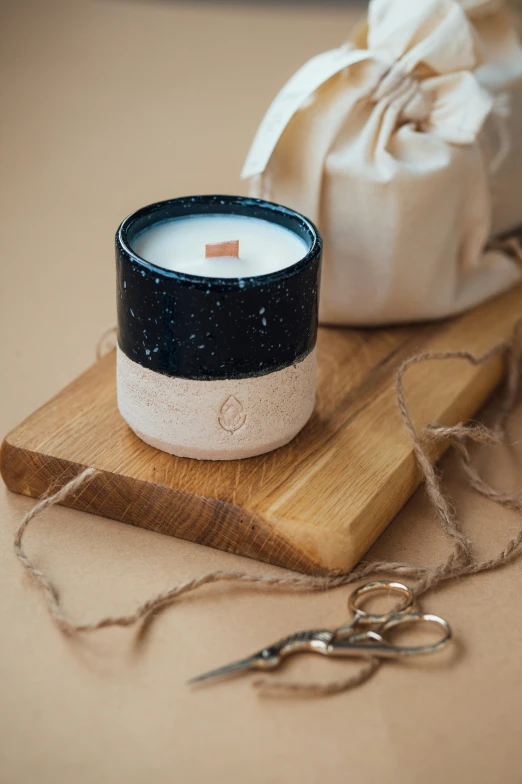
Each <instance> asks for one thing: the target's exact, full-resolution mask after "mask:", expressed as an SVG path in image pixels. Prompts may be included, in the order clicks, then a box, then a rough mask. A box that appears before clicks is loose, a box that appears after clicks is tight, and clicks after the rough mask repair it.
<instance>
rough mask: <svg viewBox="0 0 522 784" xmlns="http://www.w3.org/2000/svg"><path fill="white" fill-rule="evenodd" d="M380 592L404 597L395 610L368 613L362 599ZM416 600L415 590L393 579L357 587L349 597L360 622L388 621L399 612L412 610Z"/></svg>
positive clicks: (351, 607) (350, 604) (349, 602)
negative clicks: (362, 605)
mask: <svg viewBox="0 0 522 784" xmlns="http://www.w3.org/2000/svg"><path fill="white" fill-rule="evenodd" d="M378 593H395V594H397V595H399V596H401V597H402V602H401V604H400V606H399V607H395V608H394V609H393V610H391V611H389V612H386V613H382V614H380V615H377V614H374V613H368V612H366V611H365V610H363V609H362V608H361V607H360V606H359V603H360V602H361V600H362V601H364V599H365V598H367V597H368V596H369V595H370V594H378ZM414 602H415V597H414V595H413V592H412V591H411V590H410V589H409V588H408V586H407V585H403V584H402V583H397V582H393V581H391V580H378V581H375V582H371V583H366V585H361V586H360V587H359V588H357V590H355V591H354V592H353V593H352V594H351V595H350V597H349V599H348V609H349V610H350V611H351V612H352V613H353V615H354V616H355V619H356V621H358V622H359V623H368V624H370V623H387V622H388V621H390V620H391V619H392V618H393V617H394V616H396V615H398V614H403V613H409V612H411V610H412V609H413V605H414Z"/></svg>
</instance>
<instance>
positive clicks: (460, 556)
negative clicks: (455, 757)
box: [14, 319, 522, 697]
mask: <svg viewBox="0 0 522 784" xmlns="http://www.w3.org/2000/svg"><path fill="white" fill-rule="evenodd" d="M521 333H522V319H519V320H518V321H517V322H516V324H515V326H514V328H513V333H512V336H511V339H510V340H509V341H506V340H502V341H500V342H499V343H498V344H496V345H495V346H494V347H493V348H492V349H490V350H489V351H487V352H486V353H485V354H483V355H482V356H478V357H477V356H475V355H473V354H471V353H470V352H468V351H445V352H437V353H423V354H419V355H417V356H414V357H411V358H410V359H407V360H406V361H404V362H403V363H402V364H401V366H400V367H399V369H398V371H397V373H396V379H395V383H396V394H397V404H398V407H399V411H400V413H401V416H402V419H403V422H404V424H405V426H406V428H407V430H408V433H409V435H410V438H411V441H412V444H413V450H414V454H415V458H416V461H417V464H418V466H419V468H420V471H421V473H422V475H423V479H424V485H425V488H426V492H427V495H428V498H429V500H430V501H431V503H432V504H433V506H434V508H435V510H436V513H437V517H438V519H439V523H440V526H441V529H442V531H443V533H444V535H445V538H446V539H447V541H448V543H449V544H450V551H449V553H448V555H447V557H446V559H445V560H444V561H443V562H442V563H441V564H439V565H438V566H436V567H434V568H430V567H427V566H423V565H420V564H419V565H415V564H407V563H400V562H393V561H377V562H373V563H362V564H360V565H359V566H358V567H356V568H355V569H353V570H351V571H350V572H347V573H337V574H332V575H329V576H327V577H309V576H306V575H281V576H272V575H254V574H249V573H247V572H241V571H219V570H218V571H212V572H207V573H205V574H202V575H199V576H197V577H194V578H192V579H190V580H187V581H186V582H183V583H179V584H177V585H174V586H172V587H170V588H168V589H166V590H164V591H162V592H160V593H158V594H156V595H155V596H152V597H151V598H150V599H148V600H147V601H145V602H143V603H142V604H140V605H138V606H137V607H136V609H135V610H134V611H132V612H130V613H128V614H126V615H106V616H103V617H101V618H98V619H95V620H92V621H86V622H81V623H76V622H73V621H72V620H70V619H69V618H68V617H67V616H66V614H65V612H64V609H63V606H62V602H61V599H60V595H59V592H58V589H57V588H56V586H55V585H54V584H53V582H52V581H51V579H50V578H49V577H48V576H47V575H46V574H45V573H44V572H43V571H42V570H41V569H40V568H39V567H38V566H37V565H36V564H34V563H33V561H32V560H31V559H30V558H29V556H28V555H27V553H26V551H25V549H24V547H23V538H24V535H25V533H26V532H27V528H28V526H29V524H30V523H31V522H32V521H33V520H34V519H35V518H36V517H37V516H39V515H41V514H42V513H43V512H44V511H45V510H46V509H48V508H50V507H51V506H54V505H55V504H59V503H62V502H63V501H65V500H66V499H67V498H69V497H70V496H71V495H73V494H74V493H77V492H79V491H83V490H84V489H85V488H86V486H87V485H88V484H89V483H90V482H92V481H96V477H97V476H98V475H100V474H101V472H100V471H98V470H96V469H95V468H93V467H88V468H86V469H85V470H83V471H82V472H81V473H80V474H78V475H77V476H76V477H75V478H74V479H72V480H71V481H69V482H68V483H67V484H65V485H64V486H63V487H62V488H60V489H59V490H58V491H57V492H55V493H54V494H52V495H48V496H46V497H43V498H42V499H40V500H39V501H38V502H37V503H36V504H35V505H34V506H33V508H32V509H31V510H30V511H29V512H28V513H27V514H26V515H24V517H23V519H22V521H21V523H20V525H19V527H18V529H17V531H16V534H15V539H14V550H15V553H16V555H17V557H18V559H19V560H20V562H21V564H22V566H23V568H24V569H25V571H26V572H27V573H28V574H29V576H30V577H31V578H32V579H33V580H34V581H35V582H36V583H37V584H38V585H39V586H40V588H41V589H42V591H43V594H44V597H45V600H46V603H47V607H48V609H49V612H50V614H51V617H52V618H53V620H54V621H55V623H56V624H57V625H58V627H59V628H60V629H61V630H62V631H63V632H64V633H66V634H68V635H73V634H77V633H80V632H91V631H96V630H98V629H104V628H108V627H114V626H118V627H130V626H133V625H135V624H137V623H138V622H140V621H144V620H145V619H147V618H148V617H149V616H150V615H152V614H153V613H157V612H159V611H160V610H163V609H164V608H166V607H169V606H170V605H172V604H173V603H174V602H176V601H177V600H178V599H180V598H181V597H182V596H184V595H185V594H188V593H191V592H193V591H196V590H198V589H199V588H201V587H203V586H205V585H211V584H213V583H218V582H235V583H242V584H243V585H252V586H256V585H257V586H261V587H262V588H264V589H267V590H280V591H290V592H304V591H306V592H315V591H326V590H331V589H334V588H339V587H341V586H344V585H348V584H350V583H354V582H357V581H360V580H362V579H365V578H368V577H372V578H373V577H376V576H378V575H387V576H394V577H398V578H399V577H400V578H410V579H411V580H413V581H414V585H413V590H414V593H415V595H416V596H420V595H421V594H423V593H425V592H426V591H428V590H432V589H433V588H435V587H436V586H437V585H439V584H440V583H441V582H443V581H446V580H451V579H456V578H461V577H465V576H470V575H473V574H478V573H479V572H486V571H491V570H493V569H497V568H500V567H502V566H504V565H505V564H507V563H508V562H509V561H510V560H512V559H513V558H514V557H515V556H516V555H517V554H518V553H519V551H520V549H521V546H522V528H521V529H520V530H519V531H518V532H517V533H516V534H515V536H513V537H512V538H511V539H510V540H509V542H508V543H507V544H506V545H505V546H504V547H503V548H502V550H501V551H500V552H499V553H498V554H497V555H495V556H494V557H492V558H489V559H486V560H482V561H478V560H477V559H476V557H475V554H474V550H473V543H472V541H471V540H470V539H469V538H468V537H467V536H465V535H464V534H463V533H462V531H461V529H460V526H459V522H458V520H457V517H456V514H455V511H454V509H453V507H452V505H451V503H450V501H449V499H448V498H447V497H446V495H445V493H444V491H443V489H442V485H441V481H440V478H439V476H438V473H437V471H436V469H435V467H434V465H433V463H432V462H431V460H430V458H429V456H428V454H427V452H426V449H425V447H424V446H423V442H426V443H429V442H430V441H433V440H435V441H440V440H446V441H448V442H449V444H450V446H452V447H453V449H454V450H455V451H456V453H457V456H458V458H459V462H460V464H461V466H462V469H463V471H464V475H465V476H466V478H467V480H468V482H469V485H470V486H471V487H472V488H473V489H474V490H475V491H477V492H478V493H479V494H480V495H482V496H483V497H484V498H487V499H489V500H491V501H493V502H494V503H497V504H499V505H500V506H503V507H505V508H508V509H512V510H515V511H518V512H522V497H521V496H519V495H517V494H514V493H503V492H500V491H498V490H496V489H495V488H493V487H492V486H491V485H490V484H489V483H488V482H486V480H485V479H484V478H483V477H482V476H481V475H480V474H479V472H478V470H477V469H476V467H475V466H474V465H473V463H472V460H471V457H470V453H469V450H468V443H469V442H472V443H475V444H479V445H489V444H498V443H501V442H502V441H503V440H504V439H505V429H506V424H507V421H508V417H509V415H510V413H511V412H512V411H513V409H514V407H515V405H516V402H517V397H518V393H519V389H520V361H521V356H522V341H521V339H520V337H521ZM502 355H503V356H504V357H505V360H506V373H505V377H506V389H505V395H504V399H503V402H502V405H501V408H500V412H499V415H498V417H497V419H496V421H495V423H494V426H493V427H492V428H487V427H485V426H484V425H482V424H478V423H470V424H463V423H460V424H457V425H455V426H453V427H445V426H441V425H437V424H432V425H428V426H427V427H426V428H424V429H423V431H422V433H421V435H420V436H419V434H418V433H417V431H416V429H415V427H414V425H413V421H412V419H411V416H410V414H409V412H408V408H407V405H406V402H405V394H404V383H403V382H404V375H405V373H406V372H407V371H408V369H409V368H411V367H412V366H414V365H417V364H420V363H423V362H428V361H443V360H448V359H457V360H459V359H460V360H463V361H465V362H468V363H470V364H472V365H474V366H479V365H483V364H484V363H486V362H488V361H489V360H491V359H492V358H493V357H495V356H502ZM379 666H380V662H379V660H377V659H376V658H375V657H367V658H364V659H363V660H362V664H361V667H360V669H359V671H358V672H357V673H355V674H354V675H351V676H350V677H348V678H343V679H341V680H336V681H332V682H330V683H298V682H297V683H296V682H286V681H284V680H276V679H272V678H271V679H269V680H266V679H263V680H256V681H254V686H255V687H256V688H257V689H258V690H259V692H260V693H261V694H262V695H265V696H301V697H309V696H327V695H331V694H337V693H339V692H342V691H346V690H348V689H352V688H355V687H356V686H359V685H361V684H362V683H364V682H365V681H367V680H368V679H369V678H371V677H372V676H373V675H374V674H375V673H376V672H377V670H378V668H379Z"/></svg>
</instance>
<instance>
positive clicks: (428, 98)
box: [371, 63, 434, 123]
mask: <svg viewBox="0 0 522 784" xmlns="http://www.w3.org/2000/svg"><path fill="white" fill-rule="evenodd" d="M371 98H372V100H373V101H374V102H375V103H380V102H381V101H385V102H386V105H387V106H394V107H395V108H396V109H397V111H398V113H399V115H400V116H401V118H402V119H403V120H406V121H410V122H414V123H422V122H425V121H426V120H428V118H429V117H430V114H431V110H432V107H433V100H434V99H433V94H432V93H431V92H429V91H428V90H426V89H425V88H424V86H423V83H422V82H421V81H419V80H418V79H416V78H415V77H413V76H409V75H408V74H406V73H405V72H404V70H403V69H402V67H401V64H400V63H394V64H393V65H391V66H390V67H389V68H387V69H386V70H385V72H384V73H383V74H382V75H381V76H380V77H379V79H378V81H377V84H376V85H375V87H374V88H373V90H372V93H371Z"/></svg>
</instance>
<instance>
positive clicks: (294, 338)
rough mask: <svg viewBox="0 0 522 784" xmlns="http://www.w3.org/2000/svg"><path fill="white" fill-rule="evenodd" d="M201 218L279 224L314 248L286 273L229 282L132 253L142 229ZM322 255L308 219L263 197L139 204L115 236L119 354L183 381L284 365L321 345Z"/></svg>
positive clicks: (266, 370) (258, 372)
mask: <svg viewBox="0 0 522 784" xmlns="http://www.w3.org/2000/svg"><path fill="white" fill-rule="evenodd" d="M202 213H214V214H215V213H228V214H236V215H247V216H251V217H254V218H263V219H265V220H269V221H273V222H274V223H278V224H280V225H281V226H284V227H286V228H288V229H291V230H292V231H294V232H296V234H298V235H299V236H300V237H302V238H303V239H304V240H305V242H306V243H307V244H308V246H309V251H308V253H307V254H306V256H305V257H304V258H303V259H301V260H300V261H298V262H297V263H296V264H294V265H292V266H291V267H288V268H287V269H284V270H280V271H278V272H274V273H270V274H268V275H259V276H257V277H252V278H231V279H220V278H206V277H201V276H197V275H186V274H184V273H180V272H173V271H171V270H165V269H162V268H161V267H156V266H155V265H154V264H151V263H150V262H148V261H146V260H144V259H142V258H140V257H139V256H137V255H136V254H135V253H134V252H133V250H132V245H133V240H134V239H135V238H136V236H137V235H138V234H139V233H140V232H141V231H143V230H144V229H146V228H148V227H150V226H152V225H153V224H155V223H159V222H161V221H165V220H171V219H173V218H177V217H183V216H187V215H195V214H202ZM321 256H322V240H321V236H320V234H319V232H318V230H317V229H316V228H315V226H314V225H313V224H312V223H311V222H310V221H309V220H308V219H307V218H304V217H303V216H302V215H299V213H296V212H294V211H293V210H290V209H287V208H286V207H282V206H280V205H278V204H272V203H270V202H266V201H261V200H260V199H248V198H242V197H239V196H193V197H186V198H181V199H170V200H169V201H163V202H158V203H157V204H152V205H150V206H147V207H143V208H142V209H140V210H138V211H137V212H135V213H133V214H132V215H130V216H129V217H128V218H126V219H125V220H124V221H123V223H122V224H121V226H120V228H119V229H118V232H117V234H116V268H117V292H118V341H119V345H120V348H121V350H122V351H123V352H124V353H125V354H126V355H127V356H128V357H129V358H130V359H132V360H133V361H134V362H137V363H139V364H140V365H143V367H148V368H150V369H151V370H154V371H156V372H158V373H163V374H165V375H169V376H178V377H181V378H192V379H224V378H246V377H249V376H259V375H264V374H266V373H271V372H273V371H275V370H280V369H282V368H284V367H288V366H289V365H292V364H294V363H295V362H298V361H300V360H302V359H304V357H306V356H307V354H309V353H310V351H312V349H313V348H314V347H315V343H316V339H317V320H318V302H319V281H320V270H321Z"/></svg>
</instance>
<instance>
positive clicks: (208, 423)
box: [117, 349, 316, 460]
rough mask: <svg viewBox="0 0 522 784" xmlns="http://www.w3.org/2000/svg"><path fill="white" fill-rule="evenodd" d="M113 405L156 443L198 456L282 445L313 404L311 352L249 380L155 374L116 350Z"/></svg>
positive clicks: (225, 456) (247, 453)
mask: <svg viewBox="0 0 522 784" xmlns="http://www.w3.org/2000/svg"><path fill="white" fill-rule="evenodd" d="M117 377H118V381H117V384H118V407H119V409H120V413H121V415H122V417H123V418H124V419H125V421H126V422H127V423H128V424H129V425H130V427H131V428H132V429H133V430H134V432H135V433H136V435H137V436H139V438H141V439H142V440H143V441H145V442H146V443H147V444H150V445H151V446H153V447H156V449H161V450H162V451H164V452H169V453H170V454H173V455H177V456H178V457H193V458H197V459H198V460H237V459H238V458H242V457H254V456H255V455H261V454H264V453H265V452H270V451H271V450H273V449H277V448H278V447H280V446H283V445H284V444H287V443H288V442H289V441H291V440H292V438H293V437H294V436H295V435H297V433H298V432H299V431H300V430H301V428H302V427H304V425H305V424H306V423H307V421H308V420H309V418H310V416H311V414H312V411H313V408H314V403H315V383H316V352H315V350H314V351H313V352H312V353H311V354H309V355H308V356H307V357H306V358H305V359H304V360H303V361H302V362H298V363H297V364H296V365H291V366H290V367H287V368H284V370H278V371H276V372H275V373H269V374H268V375H265V376H257V377H255V378H244V379H231V380H228V379H227V380H220V381H194V380H191V379H186V378H176V377H173V376H164V375H162V374H161V373H155V372H153V371H152V370H149V369H147V368H144V367H142V366H141V365H138V364H137V363H136V362H133V361H132V360H130V359H129V358H128V357H127V356H126V355H125V354H124V353H123V352H122V351H120V349H118V352H117Z"/></svg>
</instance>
